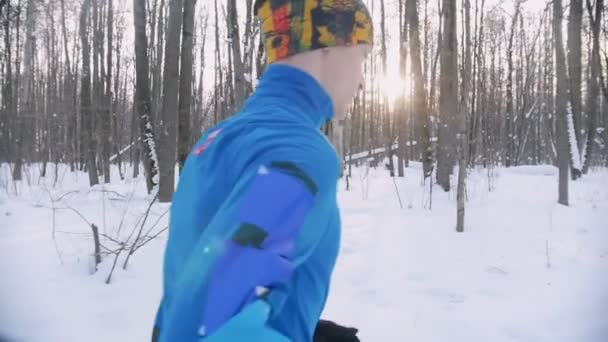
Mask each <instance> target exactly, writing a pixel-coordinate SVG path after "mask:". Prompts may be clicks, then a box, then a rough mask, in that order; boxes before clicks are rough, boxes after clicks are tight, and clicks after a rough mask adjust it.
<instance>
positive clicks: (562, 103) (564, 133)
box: [553, 0, 570, 205]
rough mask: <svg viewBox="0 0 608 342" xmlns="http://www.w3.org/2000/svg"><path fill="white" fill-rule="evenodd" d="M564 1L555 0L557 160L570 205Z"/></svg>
mask: <svg viewBox="0 0 608 342" xmlns="http://www.w3.org/2000/svg"><path fill="white" fill-rule="evenodd" d="M562 19H563V13H562V1H561V0H553V40H554V41H555V59H556V60H555V65H556V70H557V93H556V98H555V101H556V109H555V115H556V117H557V158H558V165H559V199H558V202H559V203H560V204H562V205H568V168H569V166H570V162H569V160H570V149H569V144H568V129H567V124H566V120H567V115H568V114H567V108H566V106H567V102H568V80H567V74H566V56H565V53H564V46H563V40H562Z"/></svg>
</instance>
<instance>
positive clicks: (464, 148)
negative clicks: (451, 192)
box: [456, 0, 471, 233]
mask: <svg viewBox="0 0 608 342" xmlns="http://www.w3.org/2000/svg"><path fill="white" fill-rule="evenodd" d="M464 22H465V28H464V30H463V31H464V32H463V33H464V36H465V38H464V42H463V43H464V45H465V55H464V61H465V62H464V68H463V73H462V94H460V96H461V100H460V118H459V138H460V142H459V146H460V148H459V150H458V166H459V167H458V185H457V191H456V200H457V210H456V231H457V232H460V233H461V232H464V215H465V203H464V202H465V191H466V174H467V160H468V153H469V141H468V136H469V135H468V133H467V123H468V120H467V117H468V113H469V109H470V103H471V101H470V100H469V89H470V87H471V2H470V0H464Z"/></svg>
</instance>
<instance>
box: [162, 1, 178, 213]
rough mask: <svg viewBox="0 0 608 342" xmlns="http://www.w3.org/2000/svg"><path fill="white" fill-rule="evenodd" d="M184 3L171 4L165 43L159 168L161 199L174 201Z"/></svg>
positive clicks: (173, 2) (172, 2)
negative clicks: (180, 47)
mask: <svg viewBox="0 0 608 342" xmlns="http://www.w3.org/2000/svg"><path fill="white" fill-rule="evenodd" d="M182 11H183V2H182V0H173V1H171V2H170V3H169V19H168V21H169V23H168V26H167V36H166V42H165V64H164V68H163V69H164V70H163V106H162V119H161V120H162V127H160V132H161V134H160V147H159V150H158V151H159V154H158V156H159V160H158V161H159V167H160V181H159V193H158V200H159V202H161V203H166V202H170V201H171V198H172V197H173V191H174V190H175V163H176V161H177V158H176V157H177V156H176V155H177V146H176V145H177V118H176V115H175V114H176V113H177V112H178V107H177V105H178V103H177V95H178V82H179V64H178V63H179V46H180V44H179V43H180V30H181V27H182V16H183V12H182Z"/></svg>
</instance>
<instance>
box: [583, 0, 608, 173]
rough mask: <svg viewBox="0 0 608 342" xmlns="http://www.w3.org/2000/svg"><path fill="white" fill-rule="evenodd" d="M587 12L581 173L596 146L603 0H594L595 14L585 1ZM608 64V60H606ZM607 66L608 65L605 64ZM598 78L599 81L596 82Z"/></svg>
mask: <svg viewBox="0 0 608 342" xmlns="http://www.w3.org/2000/svg"><path fill="white" fill-rule="evenodd" d="M587 12H588V13H589V21H590V22H591V32H592V40H593V44H592V46H593V47H592V48H591V58H590V62H589V64H590V68H591V72H589V76H588V78H587V91H588V93H587V103H586V105H587V108H586V109H587V144H586V146H585V158H584V159H585V162H584V164H583V170H582V172H583V173H587V172H589V167H590V165H591V162H592V160H593V151H594V146H595V144H596V142H595V138H596V134H597V119H598V116H599V115H598V114H599V106H598V102H599V100H600V89H599V82H601V83H603V81H602V80H601V77H600V75H601V73H602V71H601V64H600V52H599V51H600V25H601V22H602V13H603V12H604V0H596V2H595V14H594V13H593V6H592V5H591V1H590V0H587ZM607 62H608V60H607ZM607 65H608V63H607ZM598 78H600V80H598Z"/></svg>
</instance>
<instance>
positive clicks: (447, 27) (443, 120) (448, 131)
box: [437, 0, 459, 192]
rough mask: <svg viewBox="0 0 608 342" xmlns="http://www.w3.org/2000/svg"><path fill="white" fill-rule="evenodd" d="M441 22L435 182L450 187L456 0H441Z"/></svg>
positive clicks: (455, 97)
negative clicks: (438, 118) (438, 116)
mask: <svg viewBox="0 0 608 342" xmlns="http://www.w3.org/2000/svg"><path fill="white" fill-rule="evenodd" d="M442 17H443V22H444V25H443V26H444V33H443V41H442V44H441V84H440V94H439V112H440V123H439V146H438V149H437V183H438V184H439V185H440V186H441V188H442V189H443V190H444V191H446V192H447V191H450V176H451V175H452V172H453V170H454V165H455V164H456V153H455V144H456V134H455V128H456V126H455V125H456V123H457V120H456V119H457V117H458V113H459V111H458V41H457V37H456V35H457V33H456V31H457V30H456V0H443V9H442Z"/></svg>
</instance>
